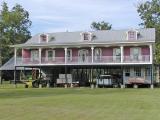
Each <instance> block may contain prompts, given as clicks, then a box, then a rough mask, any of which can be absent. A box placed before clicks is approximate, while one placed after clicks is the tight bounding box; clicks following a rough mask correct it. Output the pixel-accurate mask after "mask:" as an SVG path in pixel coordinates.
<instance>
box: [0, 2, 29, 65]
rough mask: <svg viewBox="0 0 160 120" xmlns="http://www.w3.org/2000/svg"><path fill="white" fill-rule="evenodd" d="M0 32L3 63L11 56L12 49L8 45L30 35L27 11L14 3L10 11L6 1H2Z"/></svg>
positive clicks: (22, 40)
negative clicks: (0, 35)
mask: <svg viewBox="0 0 160 120" xmlns="http://www.w3.org/2000/svg"><path fill="white" fill-rule="evenodd" d="M0 24H1V26H0V27H1V28H0V29H1V34H2V38H3V39H2V40H1V41H0V43H2V45H3V46H2V47H1V49H2V56H4V57H3V58H2V63H5V62H6V61H7V60H8V59H9V58H10V57H11V56H13V49H12V48H10V47H9V45H13V44H20V43H23V42H25V41H26V40H28V39H29V38H30V37H31V33H30V31H29V28H30V26H31V21H30V20H29V13H28V12H27V11H26V10H24V8H22V6H21V5H19V4H16V5H15V6H14V7H13V8H12V9H11V10H10V11H9V10H8V6H7V3H6V2H3V3H2V11H1V21H0Z"/></svg>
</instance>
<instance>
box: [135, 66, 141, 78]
mask: <svg viewBox="0 0 160 120" xmlns="http://www.w3.org/2000/svg"><path fill="white" fill-rule="evenodd" d="M134 76H136V77H141V68H134Z"/></svg>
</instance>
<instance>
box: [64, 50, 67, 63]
mask: <svg viewBox="0 0 160 120" xmlns="http://www.w3.org/2000/svg"><path fill="white" fill-rule="evenodd" d="M64 53H65V55H64V57H65V64H66V63H67V48H64Z"/></svg>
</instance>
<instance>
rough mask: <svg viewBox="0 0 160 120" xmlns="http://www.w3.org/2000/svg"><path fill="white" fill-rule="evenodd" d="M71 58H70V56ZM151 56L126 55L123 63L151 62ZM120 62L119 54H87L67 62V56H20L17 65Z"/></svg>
mask: <svg viewBox="0 0 160 120" xmlns="http://www.w3.org/2000/svg"><path fill="white" fill-rule="evenodd" d="M68 59H69V58H68ZM149 62H150V56H149V55H141V56H138V57H136V58H135V57H134V56H124V57H123V63H149ZM112 63H113V64H116V63H117V64H120V63H121V57H119V56H101V58H98V59H95V58H94V59H93V60H92V57H91V56H86V57H85V58H81V57H78V56H76V57H72V60H67V62H65V57H55V58H54V59H53V58H42V59H41V60H39V58H34V59H32V58H22V57H18V58H17V59H16V65H38V64H42V65H59V64H68V65H77V64H112Z"/></svg>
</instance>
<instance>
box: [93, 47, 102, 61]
mask: <svg viewBox="0 0 160 120" xmlns="http://www.w3.org/2000/svg"><path fill="white" fill-rule="evenodd" d="M101 56H102V50H101V49H100V48H96V49H95V52H94V58H95V60H96V61H100V60H101Z"/></svg>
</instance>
